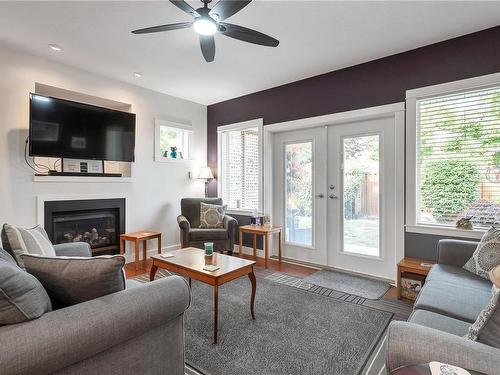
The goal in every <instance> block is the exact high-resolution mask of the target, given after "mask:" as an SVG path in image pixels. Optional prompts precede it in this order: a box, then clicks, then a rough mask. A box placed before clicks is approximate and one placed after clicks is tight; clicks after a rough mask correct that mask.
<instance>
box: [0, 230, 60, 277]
mask: <svg viewBox="0 0 500 375" xmlns="http://www.w3.org/2000/svg"><path fill="white" fill-rule="evenodd" d="M2 242H3V244H4V247H5V250H7V252H8V253H10V254H11V255H12V256H13V257H14V259H15V260H16V262H17V264H18V265H19V266H20V267H22V268H24V264H23V260H22V259H21V254H39V255H46V256H52V257H53V256H56V251H55V250H54V246H52V243H51V242H50V240H49V237H48V236H47V232H45V230H44V229H43V228H42V227H39V226H36V227H34V228H31V229H24V228H19V227H15V226H13V225H9V224H4V226H3V228H2Z"/></svg>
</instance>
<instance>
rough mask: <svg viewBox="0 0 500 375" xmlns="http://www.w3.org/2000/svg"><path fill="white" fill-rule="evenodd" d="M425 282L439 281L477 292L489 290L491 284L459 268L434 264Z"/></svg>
mask: <svg viewBox="0 0 500 375" xmlns="http://www.w3.org/2000/svg"><path fill="white" fill-rule="evenodd" d="M426 281H440V282H445V283H448V284H451V285H453V286H454V287H460V286H465V287H467V288H475V289H479V290H491V282H489V281H488V280H485V279H483V278H482V277H481V276H478V275H475V274H473V273H471V272H469V271H467V270H464V269H463V268H460V267H455V266H449V265H446V264H435V265H434V266H432V268H431V270H430V271H429V274H428V275H427V278H426Z"/></svg>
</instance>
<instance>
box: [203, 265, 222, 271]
mask: <svg viewBox="0 0 500 375" xmlns="http://www.w3.org/2000/svg"><path fill="white" fill-rule="evenodd" d="M219 268H220V267H219V266H214V265H213V264H207V265H206V266H204V267H203V269H204V270H205V271H209V272H213V271H217V270H218V269H219Z"/></svg>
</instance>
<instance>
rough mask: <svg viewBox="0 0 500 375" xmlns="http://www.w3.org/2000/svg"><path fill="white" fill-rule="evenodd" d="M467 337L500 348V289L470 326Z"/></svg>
mask: <svg viewBox="0 0 500 375" xmlns="http://www.w3.org/2000/svg"><path fill="white" fill-rule="evenodd" d="M465 338H466V339H469V340H473V341H479V342H482V343H483V344H486V345H489V346H493V347H495V348H500V291H497V292H496V293H495V294H494V295H493V297H492V298H491V301H490V302H489V303H488V304H487V305H486V307H485V308H484V309H483V311H481V314H479V316H478V317H477V319H476V321H475V322H474V324H473V325H471V326H470V327H469V332H468V333H467V334H466V335H465Z"/></svg>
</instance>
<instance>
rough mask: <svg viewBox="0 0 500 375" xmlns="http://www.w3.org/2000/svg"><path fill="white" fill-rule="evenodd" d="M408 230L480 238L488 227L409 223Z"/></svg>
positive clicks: (437, 234)
mask: <svg viewBox="0 0 500 375" xmlns="http://www.w3.org/2000/svg"><path fill="white" fill-rule="evenodd" d="M406 232H410V233H421V234H431V235H435V236H450V237H459V238H474V239H480V238H481V237H483V234H484V232H486V229H473V230H466V229H457V228H453V227H445V226H437V225H407V226H406Z"/></svg>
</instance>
